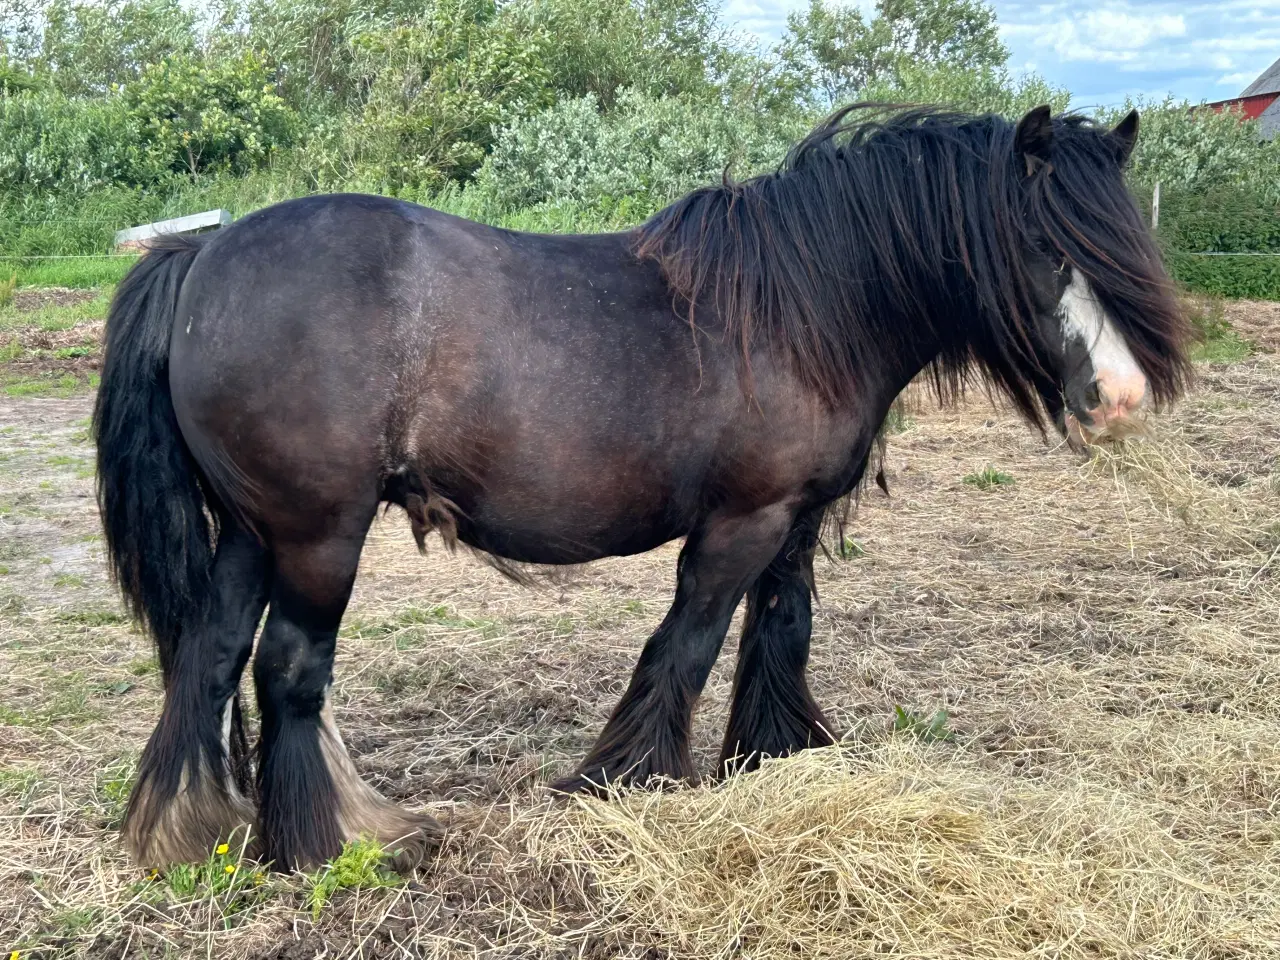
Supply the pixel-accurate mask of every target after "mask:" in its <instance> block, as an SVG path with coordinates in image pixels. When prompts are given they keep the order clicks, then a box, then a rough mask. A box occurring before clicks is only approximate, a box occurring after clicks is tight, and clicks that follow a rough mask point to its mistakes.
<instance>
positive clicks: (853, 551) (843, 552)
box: [839, 537, 867, 560]
mask: <svg viewBox="0 0 1280 960" xmlns="http://www.w3.org/2000/svg"><path fill="white" fill-rule="evenodd" d="M839 553H840V559H841V560H858V559H860V558H862V557H865V556H866V555H867V551H866V548H864V547H863V546H862V544H860V543H859V542H858V541H857V540H855V539H853V537H841V538H840V546H839Z"/></svg>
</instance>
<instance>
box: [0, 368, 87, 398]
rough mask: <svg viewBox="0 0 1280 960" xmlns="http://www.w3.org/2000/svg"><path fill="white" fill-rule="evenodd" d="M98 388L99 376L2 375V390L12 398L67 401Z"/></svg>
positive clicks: (0, 387)
mask: <svg viewBox="0 0 1280 960" xmlns="http://www.w3.org/2000/svg"><path fill="white" fill-rule="evenodd" d="M97 386H98V375H97V374H96V373H95V374H90V375H89V376H87V377H84V376H77V375H76V374H71V373H64V374H40V375H37V376H24V375H21V374H19V375H4V374H0V389H3V390H4V392H5V393H6V394H7V395H8V396H10V397H55V398H57V399H61V400H66V399H68V398H69V397H74V396H76V395H77V394H81V393H86V392H88V391H89V390H93V389H95V388H96V387H97Z"/></svg>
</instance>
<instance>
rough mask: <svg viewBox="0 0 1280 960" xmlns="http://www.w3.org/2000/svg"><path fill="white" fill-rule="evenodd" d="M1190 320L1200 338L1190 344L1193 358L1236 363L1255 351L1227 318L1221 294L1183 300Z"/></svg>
mask: <svg viewBox="0 0 1280 960" xmlns="http://www.w3.org/2000/svg"><path fill="white" fill-rule="evenodd" d="M1183 305H1184V307H1185V308H1186V310H1187V319H1189V320H1190V321H1191V325H1192V327H1194V328H1195V331H1196V333H1197V334H1198V335H1199V337H1200V342H1199V343H1196V344H1193V345H1192V347H1191V359H1192V360H1195V361H1198V362H1200V363H1236V362H1237V361H1240V360H1245V359H1247V358H1248V357H1250V356H1252V354H1253V350H1254V347H1253V344H1252V343H1250V342H1249V341H1248V340H1246V339H1245V338H1244V337H1242V336H1240V334H1238V333H1237V332H1236V330H1235V328H1234V327H1233V326H1231V322H1230V321H1229V320H1227V316H1226V304H1225V303H1223V301H1222V298H1221V297H1214V296H1199V297H1188V298H1186V299H1184V301H1183Z"/></svg>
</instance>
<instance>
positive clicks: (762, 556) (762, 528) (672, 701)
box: [554, 505, 792, 792]
mask: <svg viewBox="0 0 1280 960" xmlns="http://www.w3.org/2000/svg"><path fill="white" fill-rule="evenodd" d="M791 519H792V517H791V511H790V510H789V509H787V508H785V507H783V506H782V505H775V506H771V507H766V508H763V509H761V510H757V511H755V512H753V513H751V514H748V515H745V516H738V517H719V518H713V519H712V520H711V521H709V522H708V523H707V524H706V525H705V526H704V527H703V528H702V529H701V530H699V531H697V532H696V533H694V534H691V535H690V536H689V538H688V539H687V540H686V541H685V546H684V549H683V550H681V552H680V561H679V564H678V566H677V568H676V596H675V600H674V601H673V602H672V604H671V609H670V611H668V613H667V616H666V617H665V618H664V619H663V621H662V624H661V625H660V626H659V627H658V629H657V631H656V632H655V633H654V635H653V636H652V637H650V638H649V640H648V641H647V642H646V643H645V645H644V650H643V651H641V653H640V662H639V663H638V664H637V665H636V669H635V672H634V673H633V674H632V675H631V684H630V685H629V686H628V687H627V692H626V693H625V694H624V695H623V697H622V700H621V702H620V703H619V704H618V706H617V707H616V708H615V709H614V711H613V716H611V717H610V718H609V722H608V723H607V724H605V728H604V732H603V733H601V734H600V739H599V740H597V741H596V744H595V746H594V747H593V748H592V750H591V753H590V754H588V756H587V759H586V760H584V761H583V762H582V764H581V766H579V767H578V770H577V772H576V773H575V774H574V775H573V776H571V777H569V778H567V779H565V780H562V781H560V782H559V783H557V784H555V786H554V789H557V790H561V791H565V792H571V791H591V792H598V791H599V790H600V788H601V787H602V786H604V785H605V784H606V783H609V784H615V783H616V784H628V783H635V784H644V783H646V782H647V781H649V780H652V779H654V778H667V779H673V780H696V779H697V777H696V773H695V771H694V768H693V759H692V757H691V755H690V753H689V728H690V724H691V722H692V717H693V707H694V703H695V701H696V700H697V698H698V695H699V694H700V693H701V692H702V687H703V685H704V684H705V683H706V681H707V676H708V675H709V674H710V672H711V667H712V666H713V665H714V664H715V661H716V657H717V656H718V655H719V653H720V647H721V645H722V644H723V643H724V635H725V632H726V631H727V630H728V629H729V621H730V620H731V619H732V618H733V611H734V609H735V608H736V607H737V605H738V602H739V601H740V600H741V599H742V594H743V591H744V590H745V589H746V587H747V585H748V584H749V583H751V582H752V581H753V580H755V579H756V577H757V576H758V575H759V573H760V571H761V570H762V569H763V568H764V567H765V566H766V564H768V562H769V558H770V557H772V556H773V555H774V554H775V553H776V552H777V551H778V548H779V547H780V546H781V545H782V542H783V540H784V538H785V537H786V535H787V530H788V529H789V528H790V526H791Z"/></svg>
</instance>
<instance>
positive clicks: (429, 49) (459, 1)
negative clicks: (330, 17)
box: [304, 0, 554, 193]
mask: <svg viewBox="0 0 1280 960" xmlns="http://www.w3.org/2000/svg"><path fill="white" fill-rule="evenodd" d="M512 27H513V24H512V23H510V22H508V21H507V20H506V19H504V18H500V17H498V16H497V8H496V7H495V5H494V2H493V0H432V2H431V3H430V4H429V5H428V6H427V8H426V9H425V10H423V11H422V12H421V13H420V14H419V15H418V16H417V17H416V18H415V19H414V20H412V21H410V22H405V23H400V24H398V25H396V26H393V27H387V28H383V29H374V30H370V31H367V32H365V33H363V34H361V35H360V36H358V37H357V38H356V39H355V40H354V41H353V42H354V44H355V49H356V61H357V66H356V70H357V72H359V73H361V74H362V75H364V76H365V77H366V85H367V87H368V93H367V95H366V96H365V98H364V101H363V104H362V106H361V107H360V109H359V112H358V114H357V115H356V116H355V117H346V116H340V115H339V116H335V117H332V118H330V119H327V120H325V121H323V122H322V123H321V124H320V125H319V126H318V128H317V130H316V131H315V133H314V134H313V136H312V138H311V140H310V142H309V143H308V145H307V147H306V149H305V151H304V154H305V159H306V163H307V166H308V167H309V168H310V170H311V172H312V176H313V177H314V180H315V184H316V185H317V186H318V187H324V186H328V185H331V184H350V185H352V186H356V187H359V188H362V189H366V190H379V191H384V192H391V193H399V192H401V191H402V190H404V189H405V188H409V189H418V188H423V187H426V188H429V189H436V188H439V187H440V186H442V185H443V184H444V183H446V182H448V181H450V180H463V179H466V178H467V177H469V176H470V175H471V174H472V173H473V172H474V171H475V170H476V168H477V167H479V166H480V164H481V162H482V161H483V160H484V157H485V154H486V152H487V151H488V149H489V147H490V146H491V144H492V143H493V138H494V129H495V127H496V126H497V125H499V124H500V123H501V122H502V121H503V120H504V119H506V118H507V117H508V116H511V115H518V114H522V113H526V112H529V111H536V110H537V109H539V108H540V107H542V106H544V105H546V104H547V103H550V102H551V100H552V98H553V95H554V94H553V92H552V91H551V89H550V87H549V86H548V73H547V69H546V66H545V64H544V63H543V60H542V50H543V47H544V44H545V42H546V38H545V36H543V35H542V34H540V33H538V32H536V31H535V32H532V33H527V34H520V33H517V32H516V31H515V30H514V29H512Z"/></svg>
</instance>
